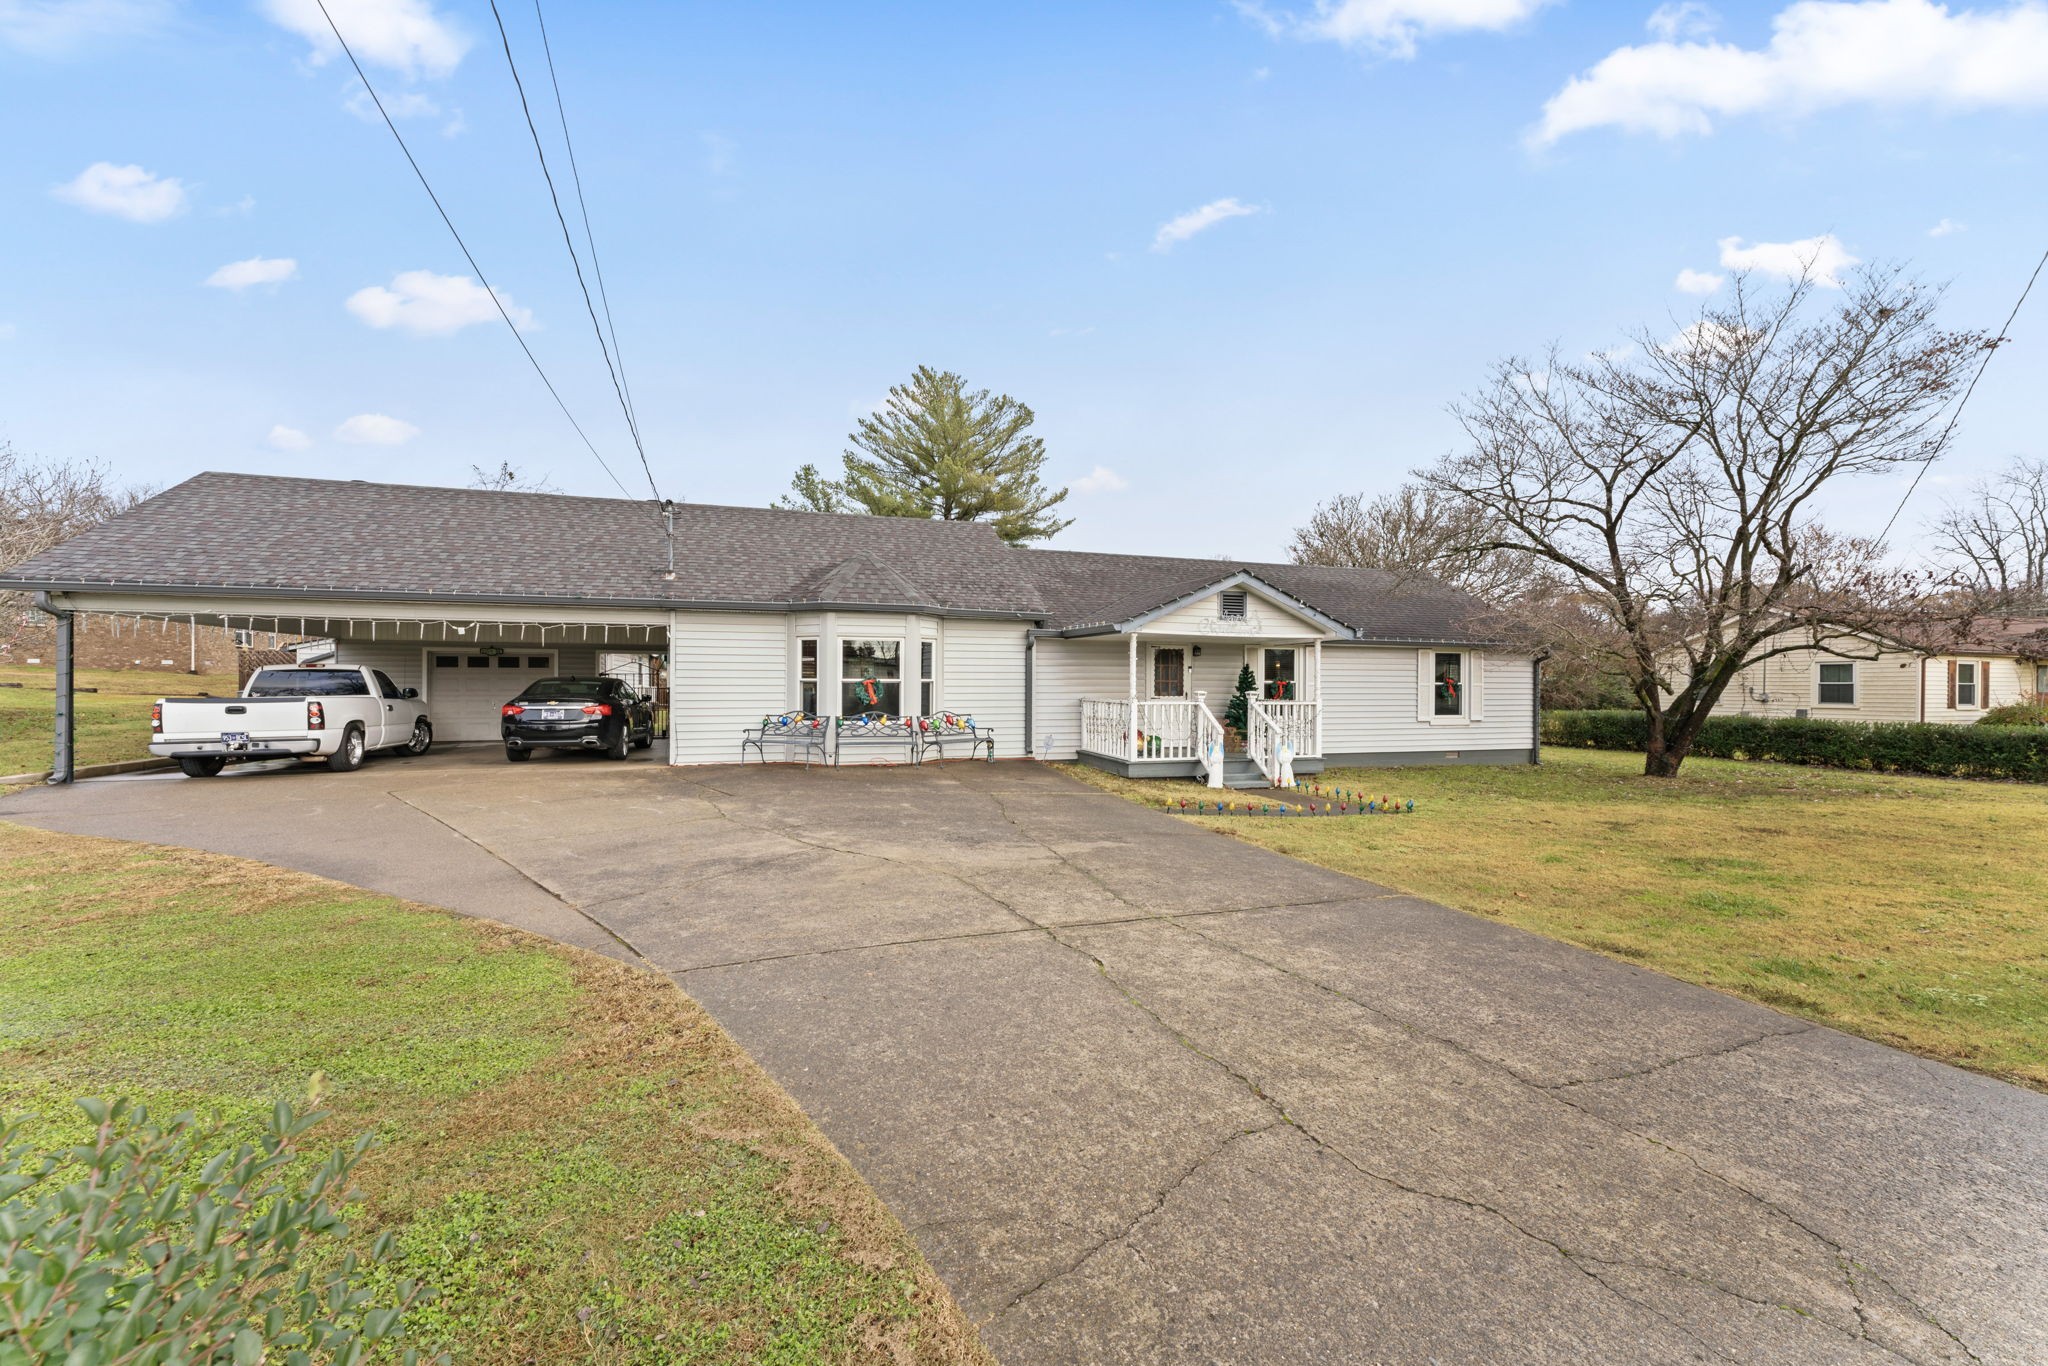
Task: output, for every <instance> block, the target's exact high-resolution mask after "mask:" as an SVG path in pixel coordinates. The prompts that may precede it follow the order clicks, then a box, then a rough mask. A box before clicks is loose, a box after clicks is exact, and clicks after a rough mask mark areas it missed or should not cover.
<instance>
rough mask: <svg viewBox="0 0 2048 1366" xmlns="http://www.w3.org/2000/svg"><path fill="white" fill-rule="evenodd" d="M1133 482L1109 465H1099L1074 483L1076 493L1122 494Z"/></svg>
mask: <svg viewBox="0 0 2048 1366" xmlns="http://www.w3.org/2000/svg"><path fill="white" fill-rule="evenodd" d="M1130 486H1131V481H1130V480H1128V479H1126V478H1124V477H1123V476H1122V475H1121V474H1118V473H1117V472H1116V471H1115V470H1113V469H1111V468H1110V467H1109V466H1107V465H1097V466H1096V467H1095V468H1094V469H1092V470H1090V471H1088V473H1086V474H1084V475H1082V476H1081V477H1080V478H1079V479H1076V480H1075V481H1074V492H1076V493H1122V492H1123V491H1124V490H1125V489H1127V488H1129V487H1130Z"/></svg>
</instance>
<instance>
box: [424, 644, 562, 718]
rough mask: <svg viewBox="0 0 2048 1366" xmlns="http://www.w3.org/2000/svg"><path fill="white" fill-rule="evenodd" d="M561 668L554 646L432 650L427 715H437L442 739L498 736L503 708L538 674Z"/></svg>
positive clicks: (546, 673)
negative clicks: (483, 650) (488, 650)
mask: <svg viewBox="0 0 2048 1366" xmlns="http://www.w3.org/2000/svg"><path fill="white" fill-rule="evenodd" d="M554 672H555V652H554V651H552V650H520V649H516V648H515V647H513V646H510V645H507V646H506V647H505V652H504V653H503V654H496V655H493V654H484V653H481V652H480V651H477V650H430V651H428V652H427V687H426V700H427V715H428V716H430V717H432V718H433V722H434V738H435V739H436V740H496V739H498V738H499V737H498V709H499V708H500V707H502V706H504V705H505V704H506V703H507V702H510V701H511V700H512V699H513V698H515V697H517V696H518V695H519V694H520V692H521V691H523V690H524V689H525V687H526V685H527V684H529V683H531V682H533V681H534V680H535V679H536V678H546V677H548V675H550V674H552V673H554Z"/></svg>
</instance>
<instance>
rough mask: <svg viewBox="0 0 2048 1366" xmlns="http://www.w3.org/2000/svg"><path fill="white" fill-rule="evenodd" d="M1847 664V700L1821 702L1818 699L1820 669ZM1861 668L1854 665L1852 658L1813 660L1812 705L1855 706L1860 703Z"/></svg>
mask: <svg viewBox="0 0 2048 1366" xmlns="http://www.w3.org/2000/svg"><path fill="white" fill-rule="evenodd" d="M1842 664H1846V665H1848V666H1849V700H1848V701H1847V702H1823V701H1821V700H1820V689H1821V677H1820V671H1821V670H1822V669H1824V668H1831V667H1834V666H1837V665H1842ZM1862 700H1863V670H1861V669H1859V668H1857V667H1856V661H1855V660H1853V659H1816V660H1815V661H1814V662H1813V705H1814V706H1816V707H1855V706H1860V705H1862Z"/></svg>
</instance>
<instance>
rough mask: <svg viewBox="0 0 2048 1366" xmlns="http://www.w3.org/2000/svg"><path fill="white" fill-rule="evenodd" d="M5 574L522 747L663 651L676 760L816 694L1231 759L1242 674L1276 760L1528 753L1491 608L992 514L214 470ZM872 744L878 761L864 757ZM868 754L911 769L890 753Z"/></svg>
mask: <svg viewBox="0 0 2048 1366" xmlns="http://www.w3.org/2000/svg"><path fill="white" fill-rule="evenodd" d="M0 588H16V589H26V590H33V591H35V592H38V593H39V594H41V595H42V597H41V598H40V601H41V602H42V603H44V604H45V605H46V606H47V607H48V608H49V609H51V610H53V611H55V612H59V613H69V612H88V611H92V612H113V613H120V614H123V615H125V616H129V617H132V618H142V619H147V618H150V617H161V618H165V619H177V620H193V621H200V622H205V623H210V624H217V625H221V626H224V627H227V628H229V629H240V630H259V631H273V630H274V631H279V632H286V633H290V634H292V635H295V636H304V637H319V638H322V639H331V640H332V641H333V642H334V654H333V656H332V658H333V659H334V661H335V662H337V663H341V664H371V665H374V666H376V667H377V668H380V669H382V670H384V671H385V672H386V673H387V674H388V675H390V677H391V678H392V679H393V680H394V681H395V682H396V683H397V684H398V685H399V686H401V687H417V688H419V689H420V691H421V693H422V695H423V696H424V697H425V699H426V700H427V703H428V706H429V709H430V713H431V715H432V716H433V718H434V723H435V730H436V737H437V738H438V739H440V740H443V741H458V742H460V741H495V740H496V739H497V738H498V708H499V706H500V704H502V703H503V702H504V701H505V699H507V698H509V697H511V696H513V695H514V694H516V693H517V692H519V691H520V690H521V689H522V688H523V687H524V686H525V685H526V684H527V683H528V682H530V681H531V680H533V679H535V678H539V677H544V676H546V675H548V674H555V673H570V674H593V673H595V672H597V671H598V670H599V669H600V668H601V667H607V666H608V667H611V668H613V669H618V668H620V667H623V666H627V665H630V664H631V663H632V662H633V661H635V660H637V661H639V662H640V664H641V665H642V666H644V669H645V673H644V674H642V675H638V676H644V677H648V678H659V679H662V680H664V681H665V684H666V690H667V697H666V700H667V702H668V705H669V718H670V719H669V737H668V757H669V759H670V761H671V762H673V763H677V764H709V763H731V762H734V761H735V760H736V759H737V758H738V755H739V739H740V732H741V730H742V729H743V728H744V727H748V726H754V725H758V724H760V722H761V720H762V718H763V716H764V715H767V714H770V713H779V712H785V711H790V710H796V709H801V710H803V711H806V712H812V713H816V714H822V715H826V716H846V715H852V714H855V713H859V712H864V711H883V712H888V713H892V714H893V713H918V714H929V713H934V712H937V711H940V710H950V711H954V712H964V713H969V714H971V715H972V716H973V717H974V718H975V719H976V721H977V722H978V723H979V724H981V725H985V726H990V727H993V728H994V730H995V732H996V739H997V750H996V752H997V755H998V756H999V757H1006V758H1035V759H1077V758H1078V759H1081V760H1083V761H1085V762H1088V763H1092V764H1096V765H1099V766H1101V767H1104V768H1108V769H1111V770H1112V771H1115V772H1118V773H1123V774H1129V775H1156V776H1162V777H1167V776H1194V775H1196V774H1198V773H1201V774H1206V773H1207V759H1208V758H1209V757H1211V756H1210V753H1209V751H1207V750H1206V749H1205V748H1204V746H1203V744H1202V741H1203V739H1204V737H1205V736H1210V735H1211V734H1212V733H1213V731H1214V729H1215V728H1214V724H1213V723H1214V719H1215V717H1217V716H1220V715H1221V713H1222V712H1223V710H1224V707H1225V703H1226V700H1227V698H1228V697H1229V695H1230V693H1231V691H1232V688H1233V685H1234V682H1235V680H1236V677H1237V674H1238V671H1239V668H1240V666H1242V665H1245V664H1249V665H1250V666H1251V667H1252V669H1253V670H1254V672H1255V674H1256V675H1257V677H1258V679H1259V680H1260V685H1261V686H1260V691H1261V693H1262V694H1263V696H1262V697H1261V698H1260V699H1258V702H1257V705H1256V706H1255V707H1254V708H1253V709H1252V710H1253V713H1254V714H1253V716H1252V717H1251V718H1250V724H1249V726H1248V730H1249V732H1250V733H1249V734H1248V735H1247V736H1246V737H1245V746H1246V749H1247V751H1248V753H1249V757H1250V759H1251V760H1252V761H1253V762H1254V763H1255V764H1257V765H1258V767H1259V768H1260V770H1261V773H1262V775H1263V776H1265V777H1268V778H1270V777H1271V776H1273V773H1274V772H1275V771H1277V764H1278V760H1279V757H1280V754H1281V750H1282V748H1283V747H1286V748H1291V750H1292V753H1293V755H1294V756H1295V767H1296V770H1297V771H1298V772H1309V771H1314V770H1316V769H1318V768H1321V767H1323V766H1326V765H1332V764H1369V765H1392V764H1446V763H1481V764H1502V763H1529V762H1533V761H1534V760H1535V757H1536V744H1537V739H1536V736H1537V724H1536V722H1537V717H1536V696H1537V669H1538V667H1539V661H1538V657H1537V653H1536V651H1535V650H1534V649H1533V647H1532V646H1531V645H1530V644H1528V643H1526V642H1521V643H1517V640H1516V638H1515V637H1514V635H1513V633H1512V632H1511V630H1510V629H1509V626H1508V624H1507V623H1506V622H1503V621H1501V620H1500V619H1498V618H1497V617H1496V616H1495V615H1494V614H1492V613H1490V612H1489V611H1488V609H1486V608H1485V607H1483V606H1482V605H1481V604H1480V603H1478V602H1477V601H1475V600H1474V599H1472V598H1469V597H1466V596H1464V595H1462V594H1459V593H1456V592H1452V591H1450V590H1448V589H1445V588H1442V587H1439V586H1437V585H1435V584H1433V583H1428V582H1403V581H1401V580H1398V579H1396V578H1395V577H1394V576H1392V575H1390V574H1387V573H1384V572H1381V571H1375V570H1354V569H1332V568H1321V567H1308V566H1301V565H1279V564H1250V563H1237V562H1232V561H1224V560H1214V559H1194V558H1189V559H1179V558H1168V557H1157V556H1143V555H1112V554H1091V553H1081V552H1073V551H1060V550H1034V549H1020V548H1017V547H1014V546H1010V545H1007V544H1005V543H1004V542H1003V541H1001V540H1000V539H999V538H998V537H997V536H996V535H995V533H994V531H993V530H992V529H991V528H990V527H988V526H987V525H985V524H981V523H973V522H942V521H928V520H921V519H912V518H894V517H867V516H846V515H833V514H820V513H805V512H792V511H786V510H782V509H774V508H741V507H716V506H709V505H704V504H676V505H674V506H673V507H672V509H671V510H670V511H669V513H668V514H667V515H664V510H663V508H662V507H661V506H660V505H657V504H654V503H648V502H634V501H629V500H625V499H607V498H581V497H568V496H563V495H557V494H538V493H515V492H497V491H484V490H477V489H443V488H423V487H417V486H412V485H399V484H377V483H366V482H360V481H335V480H320V479H302V478H289V477H279V476H269V475H246V474H220V473H210V474H202V475H199V476H197V477H195V478H192V479H190V480H187V481H186V482H184V483H182V484H179V485H177V486H175V487H173V488H171V489H168V490H166V491H165V492H163V493H161V494H158V495H157V496H156V497H154V498H151V499H149V500H148V501H147V502H144V503H142V504H140V505H138V506H137V507H135V508H134V509H132V510H130V511H128V512H125V513H123V514H121V515H120V516H118V517H116V518H114V519H113V520H111V521H109V522H107V523H105V524H103V525H102V526H99V527H96V528H94V529H93V530H91V531H88V532H86V533H84V534H83V535H80V536H78V537H76V538H75V539H73V540H71V541H68V542H66V543H65V544H63V545H61V546H58V547H56V548H55V549H52V550H50V551H48V552H46V553H44V554H42V555H38V556H36V557H35V558H34V559H32V560H30V561H28V562H27V563H25V564H22V565H19V566H16V567H15V568H13V569H12V570H9V571H7V572H6V573H4V574H0ZM853 757H854V756H852V755H851V754H849V756H848V758H849V761H851V759H852V758H853ZM869 757H871V758H880V759H886V758H887V757H889V756H888V755H887V754H886V753H884V752H879V751H877V752H871V753H870V755H869Z"/></svg>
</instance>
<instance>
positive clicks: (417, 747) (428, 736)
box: [405, 717, 434, 758]
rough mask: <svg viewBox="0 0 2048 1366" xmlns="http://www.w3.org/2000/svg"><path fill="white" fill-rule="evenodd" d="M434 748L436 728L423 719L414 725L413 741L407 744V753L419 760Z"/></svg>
mask: <svg viewBox="0 0 2048 1366" xmlns="http://www.w3.org/2000/svg"><path fill="white" fill-rule="evenodd" d="M433 746H434V728H433V727H432V726H430V725H428V724H427V721H426V718H425V717H421V718H420V719H419V720H417V721H415V722H413V723H412V739H410V740H408V741H406V742H405V752H406V753H407V754H409V755H412V756H413V757H414V758H418V757H419V756H420V755H422V754H425V753H426V752H427V751H428V750H429V749H432V748H433Z"/></svg>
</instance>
